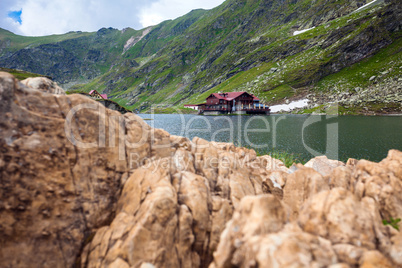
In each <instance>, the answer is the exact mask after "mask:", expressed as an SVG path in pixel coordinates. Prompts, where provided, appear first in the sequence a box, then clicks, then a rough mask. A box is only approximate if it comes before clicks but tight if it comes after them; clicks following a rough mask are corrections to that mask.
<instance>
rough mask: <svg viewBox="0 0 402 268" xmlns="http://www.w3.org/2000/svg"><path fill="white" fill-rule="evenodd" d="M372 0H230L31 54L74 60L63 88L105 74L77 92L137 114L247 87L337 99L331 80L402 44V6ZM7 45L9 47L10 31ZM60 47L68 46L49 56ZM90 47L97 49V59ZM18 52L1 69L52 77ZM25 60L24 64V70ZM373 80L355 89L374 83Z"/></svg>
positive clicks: (268, 93)
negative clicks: (103, 96)
mask: <svg viewBox="0 0 402 268" xmlns="http://www.w3.org/2000/svg"><path fill="white" fill-rule="evenodd" d="M367 2H368V1H363V0H362V1H343V0H316V1H311V0H288V1H282V0H227V1H225V2H224V3H223V4H222V5H221V6H219V7H217V8H215V9H213V10H210V11H204V10H196V11H192V12H190V13H189V14H187V15H185V16H183V17H181V18H178V19H176V20H173V21H166V22H163V23H161V24H159V25H157V26H154V27H152V28H150V29H144V30H141V31H134V30H131V29H130V31H129V32H128V33H123V31H117V30H113V29H109V30H108V29H103V31H105V33H104V35H101V36H102V38H99V33H85V36H80V37H78V36H77V37H75V38H73V37H72V36H63V38H64V39H66V40H63V41H59V42H57V43H51V44H42V45H37V46H36V47H34V48H29V49H28V50H29V53H30V55H39V54H40V53H39V52H37V51H35V49H39V50H40V52H42V53H44V54H46V53H48V54H51V55H52V57H53V58H52V57H50V60H49V62H60V61H63V58H64V59H67V62H69V65H67V66H65V68H64V69H63V68H58V69H57V70H58V71H59V70H60V71H59V72H56V71H52V68H50V69H48V70H50V71H51V74H50V75H52V76H53V77H55V78H56V80H59V82H62V83H63V82H69V81H73V80H78V79H79V78H85V79H93V78H94V77H96V76H97V77H96V78H95V79H93V80H92V81H91V82H89V83H87V84H83V85H76V86H75V87H74V88H75V89H80V90H84V91H89V90H91V89H97V90H99V91H103V92H104V93H107V94H109V96H112V97H113V98H115V100H116V101H118V102H119V103H121V104H123V105H126V106H129V107H130V108H132V109H134V108H140V107H142V108H146V109H147V108H149V107H150V106H151V105H155V104H159V105H161V104H163V105H162V106H173V107H181V105H182V104H183V103H185V102H202V101H203V100H205V97H206V96H207V95H208V94H210V93H212V92H218V91H238V90H247V91H249V92H251V93H254V94H256V95H258V96H259V97H260V98H261V99H262V100H263V101H265V102H267V103H270V104H271V103H276V102H281V101H283V100H284V98H291V97H294V96H301V95H305V94H308V93H314V94H316V93H317V91H319V92H327V93H326V94H327V95H328V96H329V95H333V94H335V92H333V91H334V87H333V85H332V84H331V83H323V82H321V81H322V80H323V79H325V78H326V77H328V76H329V75H331V74H335V73H338V72H340V71H341V70H343V69H345V68H347V67H349V66H354V65H355V64H358V63H359V62H361V61H362V60H365V59H367V58H368V57H371V56H373V55H376V54H378V53H379V52H380V50H381V49H385V48H387V47H388V46H390V45H391V44H395V43H396V44H400V42H399V40H400V37H401V28H402V26H401V14H402V12H401V5H400V3H399V1H396V0H394V1H385V3H383V1H375V2H373V3H372V4H371V5H370V6H369V7H368V8H367V9H360V10H357V9H358V8H359V7H362V6H363V5H365V4H367ZM355 10H357V11H356V12H353V11H355ZM310 28H312V29H311V30H308V31H305V32H303V33H300V34H298V35H294V33H295V32H296V31H301V30H306V29H310ZM108 31H109V32H108ZM71 34H72V33H70V34H69V35H71ZM75 34H76V35H78V34H81V35H84V33H75ZM94 35H97V37H95V36H94ZM59 38H60V37H59ZM0 40H3V41H2V44H3V45H0V47H4V42H5V39H4V38H2V37H1V35H0ZM138 40H139V41H138ZM37 43H38V42H37ZM66 44H67V45H66ZM44 46H45V47H44ZM54 46H56V47H57V48H59V47H61V48H62V49H64V50H62V52H59V50H57V49H56V50H57V51H58V53H52V52H48V51H52V49H55V48H54ZM85 46H86V49H85V50H83V51H88V52H86V53H82V54H81V55H78V56H75V55H76V54H77V53H78V52H79V51H80V49H82V48H83V47H85ZM90 46H92V47H95V49H93V52H92V53H93V54H94V55H93V56H92V55H90V53H89V51H90V50H88V47H90ZM11 47H16V46H11ZM69 48H70V49H69ZM71 48H73V49H71ZM25 50H26V49H25ZM77 51H78V52H77ZM97 51H98V52H97ZM99 51H101V52H99ZM392 51H393V52H392V53H391V54H392V55H389V54H387V53H383V54H384V55H387V56H386V57H385V58H383V59H381V60H383V61H384V62H387V61H389V62H391V60H389V59H391V58H392V59H393V66H394V65H395V66H394V67H395V68H393V69H392V70H391V71H388V72H389V73H388V75H387V77H389V78H391V79H394V78H398V77H400V75H401V72H400V70H401V69H400V68H399V67H400V65H401V57H400V56H401V46H400V45H397V46H396V49H393V50H392ZM10 53H11V52H8V54H7V55H6V54H4V52H2V54H0V55H3V57H1V58H0V63H1V65H4V63H7V64H9V65H7V67H14V68H19V69H27V68H29V67H32V66H35V67H34V68H33V69H35V70H33V71H36V72H40V73H48V72H47V70H45V69H40V68H41V66H42V65H46V66H50V65H51V63H48V64H43V63H41V62H40V61H39V60H38V61H37V62H36V63H38V66H36V65H35V64H34V63H25V60H23V59H24V58H28V57H27V56H24V53H26V52H25V51H23V50H17V51H16V52H14V53H13V54H12V55H11V54H10ZM63 53H64V54H63ZM69 53H70V54H69ZM78 54H79V53H78ZM4 55H6V56H4ZM54 55H57V56H54ZM74 56H75V58H74ZM31 57H32V56H31ZM43 57H44V56H43V55H42V58H43ZM74 59H77V60H74ZM91 60H92V61H91ZM64 62H65V60H64ZM16 63H18V64H20V65H19V66H21V65H22V64H24V63H25V65H23V67H25V68H21V67H18V66H16V65H17V64H16ZM12 64H14V65H13V66H10V65H12ZM372 65H373V71H374V72H383V71H384V70H383V68H384V67H383V66H379V65H377V64H372ZM53 66H54V65H53ZM376 68H377V69H376ZM67 70H68V71H67ZM52 72H55V73H57V75H55V74H53V73H52ZM369 78H370V77H369ZM369 78H364V77H363V78H361V79H360V82H361V83H354V85H353V86H356V87H359V86H362V87H365V86H368V85H367V83H366V80H368V79H369ZM350 79H352V78H350ZM378 82H381V81H378ZM348 83H349V82H345V83H344V85H346V84H348ZM337 90H338V89H337ZM343 90H350V88H344V89H343ZM336 93H337V94H338V92H336ZM397 97H398V96H397Z"/></svg>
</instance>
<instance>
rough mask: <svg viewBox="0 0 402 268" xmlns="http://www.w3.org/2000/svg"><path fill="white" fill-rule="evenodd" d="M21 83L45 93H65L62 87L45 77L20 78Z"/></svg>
mask: <svg viewBox="0 0 402 268" xmlns="http://www.w3.org/2000/svg"><path fill="white" fill-rule="evenodd" d="M21 83H22V84H24V85H26V86H27V87H30V88H33V89H37V90H40V91H43V92H46V93H52V94H56V95H66V92H65V91H64V89H62V88H61V87H59V86H58V85H57V83H56V82H54V81H52V80H50V79H49V78H46V77H34V78H27V79H25V80H22V81H21Z"/></svg>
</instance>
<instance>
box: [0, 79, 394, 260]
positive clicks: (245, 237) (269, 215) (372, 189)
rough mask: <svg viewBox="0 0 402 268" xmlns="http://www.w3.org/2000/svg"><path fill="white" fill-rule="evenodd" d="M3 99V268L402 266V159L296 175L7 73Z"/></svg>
mask: <svg viewBox="0 0 402 268" xmlns="http://www.w3.org/2000/svg"><path fill="white" fill-rule="evenodd" d="M28 85H29V83H28ZM0 101H1V105H0V148H1V150H0V175H1V180H0V193H1V199H0V267H72V266H81V267H153V266H155V267H208V266H211V267H231V266H237V267H256V266H258V267H271V266H272V267H275V266H277V267H290V266H297V267H299V266H304V267H356V266H361V267H398V266H401V265H402V255H401V248H402V243H401V233H400V232H399V231H397V230H396V229H394V228H393V227H391V226H390V225H387V226H384V225H383V223H382V221H383V220H391V218H393V219H398V218H401V217H402V211H401V208H402V199H401V190H402V169H401V167H402V153H401V152H399V151H395V150H393V151H390V152H389V155H388V157H387V158H386V159H384V160H383V161H382V162H380V163H372V162H369V161H365V160H361V161H357V160H354V161H349V162H348V164H347V165H343V163H339V162H333V161H331V160H325V161H323V158H316V159H314V160H313V161H312V162H311V163H313V164H312V165H311V166H310V167H306V166H303V165H300V164H299V165H297V166H295V167H293V168H292V169H291V170H289V169H287V168H286V167H284V165H283V163H281V162H280V161H278V160H275V159H272V158H270V157H268V156H264V157H257V156H256V153H255V152H254V151H253V150H248V149H244V148H236V147H235V146H233V145H232V144H228V143H214V142H207V141H205V140H203V139H199V138H194V139H193V140H192V141H190V140H188V139H186V138H183V137H177V136H171V135H169V134H168V133H167V132H165V131H163V130H158V129H152V128H150V127H149V126H148V125H147V124H146V123H144V122H143V121H142V120H141V119H140V118H139V117H137V116H135V115H133V114H130V113H127V114H125V115H121V114H120V113H118V112H115V111H112V110H109V109H105V108H104V106H103V105H101V104H99V103H97V102H95V101H93V100H91V99H89V98H87V97H85V96H82V95H70V96H66V95H57V94H50V93H46V92H43V91H40V90H37V89H34V88H30V87H27V86H25V85H24V84H21V83H19V82H18V81H17V80H16V79H14V77H12V76H11V75H9V74H6V73H0ZM307 166H309V165H307ZM401 227H402V226H401V224H400V223H399V228H401Z"/></svg>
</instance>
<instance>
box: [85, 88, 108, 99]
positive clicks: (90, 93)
mask: <svg viewBox="0 0 402 268" xmlns="http://www.w3.org/2000/svg"><path fill="white" fill-rule="evenodd" d="M93 93H98V94H99V92H98V91H96V90H94V89H93V90H91V91H90V92H89V95H92V94H93ZM99 95H100V96H101V97H102V99H104V100H107V94H99Z"/></svg>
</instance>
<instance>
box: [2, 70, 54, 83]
mask: <svg viewBox="0 0 402 268" xmlns="http://www.w3.org/2000/svg"><path fill="white" fill-rule="evenodd" d="M0 72H7V73H10V74H12V75H14V76H15V78H17V79H18V80H24V79H27V78H28V77H44V75H42V74H35V73H30V72H26V71H22V70H15V69H8V68H1V67H0ZM47 78H50V79H52V78H51V77H50V76H47Z"/></svg>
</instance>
